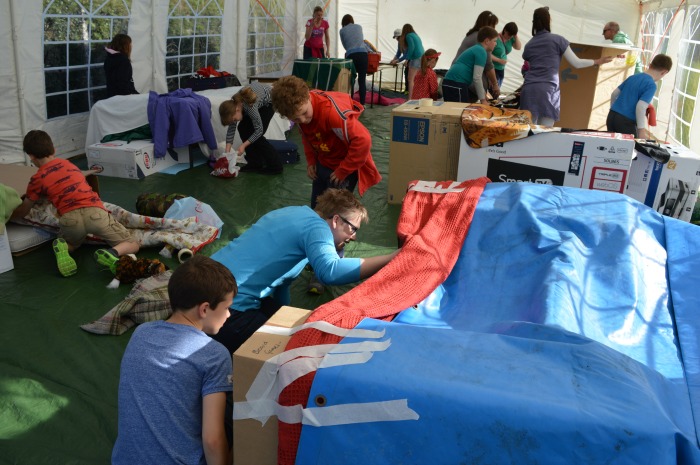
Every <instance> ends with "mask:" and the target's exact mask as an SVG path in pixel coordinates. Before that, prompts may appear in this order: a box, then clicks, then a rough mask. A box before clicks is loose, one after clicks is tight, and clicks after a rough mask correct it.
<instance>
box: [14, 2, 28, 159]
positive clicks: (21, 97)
mask: <svg viewBox="0 0 700 465" xmlns="http://www.w3.org/2000/svg"><path fill="white" fill-rule="evenodd" d="M14 3H15V2H14V0H10V27H11V29H12V50H13V55H14V59H15V79H16V80H17V105H18V107H19V127H20V130H21V132H22V134H21V137H24V135H25V134H26V133H27V123H26V122H25V120H24V119H25V118H24V87H23V86H22V80H21V75H22V73H21V72H20V69H19V68H20V67H19V53H18V51H17V43H18V40H17V24H16V20H17V18H16V16H15V7H14ZM22 154H23V155H24V164H25V165H27V166H30V165H31V162H30V160H29V156H28V155H27V154H26V153H24V151H23V152H22Z"/></svg>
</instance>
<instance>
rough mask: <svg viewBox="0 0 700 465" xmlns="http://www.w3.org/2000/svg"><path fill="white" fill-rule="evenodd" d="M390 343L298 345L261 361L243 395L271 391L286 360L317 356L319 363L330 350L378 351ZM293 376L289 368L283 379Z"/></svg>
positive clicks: (252, 396) (254, 396)
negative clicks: (255, 374)
mask: <svg viewBox="0 0 700 465" xmlns="http://www.w3.org/2000/svg"><path fill="white" fill-rule="evenodd" d="M390 345H391V339H387V340H385V341H365V342H356V343H351V344H322V345H317V346H308V347H298V348H296V349H292V350H288V351H285V352H282V353H281V354H279V355H275V356H274V357H271V358H269V359H268V360H266V361H265V363H263V366H262V367H261V368H260V371H259V372H258V375H257V376H256V377H255V379H254V380H253V382H252V384H251V385H250V388H249V389H248V392H247V393H246V396H245V397H246V399H247V400H253V399H261V398H264V397H268V396H269V395H270V393H272V392H273V387H274V385H275V380H276V378H277V372H278V371H279V370H280V367H281V366H283V365H284V364H286V363H287V362H289V361H291V360H294V359H295V358H298V357H309V358H312V359H314V358H318V359H319V363H320V360H321V359H322V358H323V357H324V356H325V355H326V354H327V353H328V352H331V351H334V352H336V353H338V351H339V350H340V349H342V352H340V353H355V352H378V351H384V350H386V349H387V348H388V347H389V346H390ZM334 349H335V350H334ZM293 376H295V372H294V370H290V373H289V375H288V376H285V379H290V378H291V377H293ZM299 376H302V375H300V374H298V373H297V374H296V378H293V379H291V381H294V380H296V379H297V378H298V377H299ZM291 381H290V382H291ZM285 387H286V385H281V384H280V390H281V389H284V388H285Z"/></svg>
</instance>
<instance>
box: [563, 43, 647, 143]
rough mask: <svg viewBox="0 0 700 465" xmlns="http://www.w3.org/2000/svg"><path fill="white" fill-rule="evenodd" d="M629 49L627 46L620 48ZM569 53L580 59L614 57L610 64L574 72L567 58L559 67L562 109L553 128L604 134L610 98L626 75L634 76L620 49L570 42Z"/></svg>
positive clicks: (610, 46)
mask: <svg viewBox="0 0 700 465" xmlns="http://www.w3.org/2000/svg"><path fill="white" fill-rule="evenodd" d="M623 48H628V47H623ZM571 50H573V52H574V53H575V54H576V56H578V57H579V58H588V59H592V60H594V59H596V58H600V57H603V56H614V57H616V58H614V59H613V61H611V62H610V63H606V64H604V65H601V66H599V67H598V66H591V67H588V68H581V69H576V68H574V67H573V66H571V64H569V62H568V61H567V60H566V58H562V60H561V65H560V67H559V87H560V90H561V109H560V117H559V121H558V122H557V123H556V126H558V127H562V128H573V129H592V130H598V131H605V130H606V127H607V126H606V124H605V120H606V119H607V116H608V111H609V110H610V95H611V94H612V92H613V91H614V90H615V88H617V86H619V85H620V84H622V81H624V80H625V79H626V78H627V77H628V76H630V75H632V74H633V73H634V65H632V66H629V65H628V64H627V62H626V60H625V58H624V57H623V58H617V56H618V55H620V54H621V53H624V50H620V47H619V46H612V45H600V44H599V45H595V44H585V43H573V42H572V43H571Z"/></svg>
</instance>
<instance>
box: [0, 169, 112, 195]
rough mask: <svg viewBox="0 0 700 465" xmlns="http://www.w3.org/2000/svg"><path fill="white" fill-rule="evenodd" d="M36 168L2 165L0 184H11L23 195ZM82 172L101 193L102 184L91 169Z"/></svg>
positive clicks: (94, 188)
mask: <svg viewBox="0 0 700 465" xmlns="http://www.w3.org/2000/svg"><path fill="white" fill-rule="evenodd" d="M36 170H37V168H36V166H26V165H2V169H1V170H0V184H4V185H6V186H10V187H11V188H13V189H14V190H16V191H17V192H19V194H20V195H22V194H24V193H26V192H27V186H28V185H29V180H30V179H31V177H32V176H33V175H34V173H36ZM82 173H83V174H84V175H85V178H86V179H87V182H88V184H90V187H92V190H94V191H95V192H97V193H98V194H99V193H100V185H99V182H98V180H97V177H96V176H95V175H94V173H92V172H91V171H83V172H82Z"/></svg>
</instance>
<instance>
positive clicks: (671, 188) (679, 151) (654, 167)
mask: <svg viewBox="0 0 700 465" xmlns="http://www.w3.org/2000/svg"><path fill="white" fill-rule="evenodd" d="M661 146H662V147H663V148H665V149H666V150H667V151H668V152H669V153H670V154H671V158H670V159H669V161H668V162H667V163H665V164H663V163H661V162H658V161H656V160H653V159H652V158H650V157H648V156H646V155H644V154H642V153H639V152H635V155H636V156H635V158H634V160H633V161H632V167H631V170H630V176H629V181H628V183H627V191H626V194H627V195H629V196H630V197H632V198H633V199H636V200H639V201H640V202H642V203H643V204H645V205H647V206H649V207H651V208H653V209H654V210H656V211H658V212H659V213H661V214H663V215H666V216H671V217H673V218H678V219H679V220H683V221H690V220H691V219H692V216H693V209H694V207H695V203H696V202H697V199H698V190H699V189H700V155H698V154H696V153H694V152H692V151H690V150H689V149H687V148H685V147H682V146H674V145H668V144H661Z"/></svg>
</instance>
